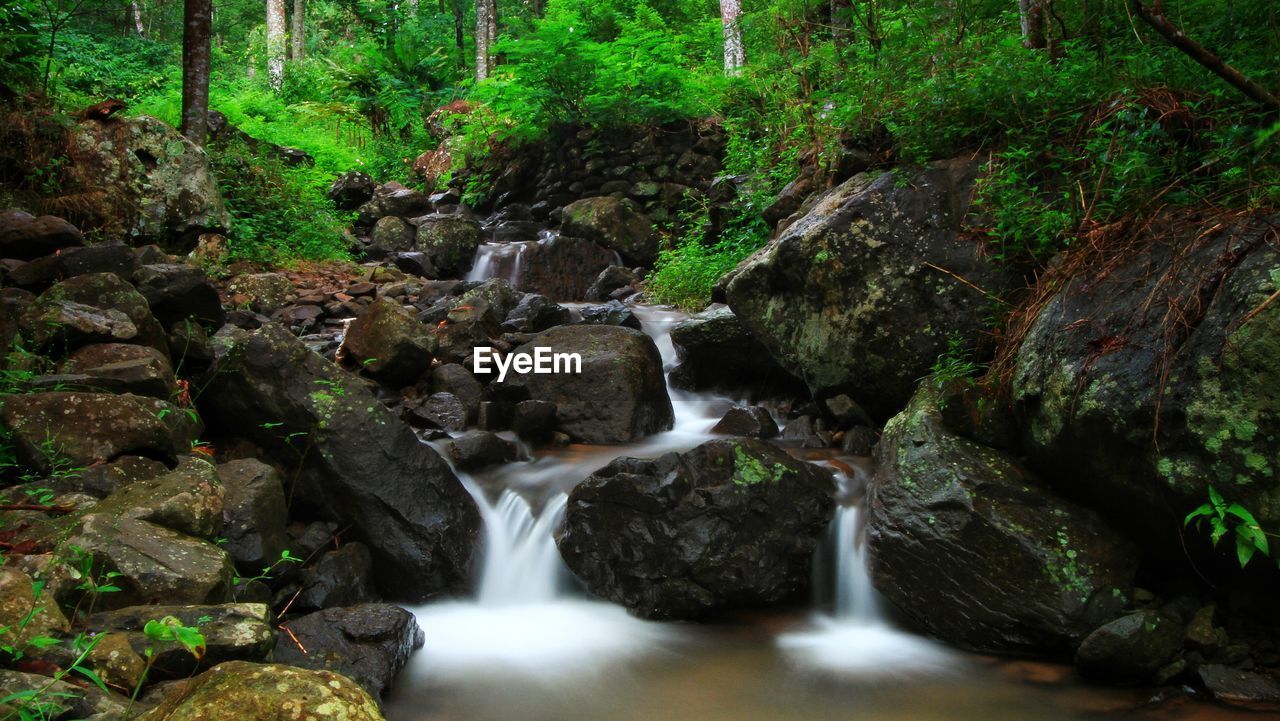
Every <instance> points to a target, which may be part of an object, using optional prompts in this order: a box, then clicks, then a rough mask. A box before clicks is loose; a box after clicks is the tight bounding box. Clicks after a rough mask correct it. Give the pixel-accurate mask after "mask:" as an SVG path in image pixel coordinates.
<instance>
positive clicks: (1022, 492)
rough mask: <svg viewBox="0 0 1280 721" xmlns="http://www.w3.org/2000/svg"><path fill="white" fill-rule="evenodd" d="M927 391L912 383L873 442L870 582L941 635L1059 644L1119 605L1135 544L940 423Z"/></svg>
mask: <svg viewBox="0 0 1280 721" xmlns="http://www.w3.org/2000/svg"><path fill="white" fill-rule="evenodd" d="M936 393H937V392H936V390H934V388H933V386H932V385H931V384H930V383H925V384H922V385H921V387H920V390H919V391H918V392H917V394H916V396H915V397H914V398H913V399H912V401H911V404H910V405H909V406H908V407H907V409H906V410H904V411H903V412H902V413H900V414H898V415H897V416H895V417H894V418H893V419H892V420H890V421H889V423H888V424H887V425H886V426H885V429H884V434H883V436H882V437H881V440H880V445H879V446H878V448H877V449H876V462H877V466H876V473H875V476H874V478H873V479H872V481H871V484H870V487H869V489H868V496H867V500H868V505H869V508H870V521H869V526H868V535H867V543H868V549H869V553H870V558H871V563H870V569H871V578H872V581H873V583H874V584H875V586H876V588H877V589H879V590H880V592H881V593H883V594H884V595H885V597H886V598H887V599H888V600H889V601H890V602H892V603H893V604H894V605H895V606H897V607H898V608H899V609H900V610H901V611H902V612H904V613H905V614H906V615H907V616H909V617H910V618H912V619H913V620H915V621H916V622H917V623H918V624H920V625H921V626H922V627H924V628H925V629H926V630H928V631H929V632H930V633H931V634H933V635H935V636H938V637H939V638H942V639H944V640H946V641H948V642H951V643H955V644H957V645H960V646H964V647H967V648H972V649H979V650H987V651H1027V652H1036V653H1069V652H1070V651H1072V650H1074V648H1075V647H1076V645H1077V644H1078V643H1079V642H1080V640H1081V639H1083V638H1084V637H1085V635H1086V634H1088V633H1089V632H1091V631H1093V629H1095V628H1097V627H1098V626H1099V625H1101V624H1103V623H1106V622H1107V621H1110V620H1111V619H1113V618H1114V617H1115V616H1116V615H1117V614H1118V613H1119V612H1120V611H1121V610H1122V609H1123V608H1124V607H1125V604H1126V603H1127V602H1128V599H1129V594H1130V593H1131V590H1132V585H1133V578H1134V573H1135V572H1136V569H1137V553H1136V551H1135V550H1134V549H1133V547H1132V545H1131V544H1130V543H1129V542H1128V541H1127V540H1126V539H1124V538H1123V537H1121V536H1120V535H1119V534H1117V533H1116V532H1114V531H1112V530H1111V529H1110V528H1109V527H1108V526H1107V525H1106V524H1105V523H1103V522H1102V521H1101V520H1100V519H1099V518H1098V517H1097V515H1095V514H1094V513H1092V512H1090V511H1088V510H1085V509H1083V508H1081V507H1079V506H1076V505H1073V504H1071V503H1069V502H1067V501H1065V500H1062V499H1060V498H1058V497H1057V496H1055V495H1054V494H1053V493H1052V492H1051V491H1049V490H1048V489H1047V488H1046V487H1044V486H1043V485H1042V484H1041V482H1040V481H1038V480H1036V479H1035V478H1034V477H1032V476H1030V475H1029V474H1027V473H1026V472H1025V471H1024V470H1023V469H1022V468H1020V467H1019V466H1018V464H1017V463H1015V462H1014V461H1013V460H1012V459H1010V458H1009V457H1007V456H1005V455H1004V454H1002V453H1000V452H998V451H995V450H993V449H991V448H988V447H986V446H982V445H979V444H977V443H975V442H973V441H970V440H968V439H966V438H962V437H960V436H958V435H956V434H955V433H953V432H952V431H951V430H949V429H948V428H946V427H945V426H944V424H943V420H942V415H941V413H940V412H939V411H938V409H937V405H936Z"/></svg>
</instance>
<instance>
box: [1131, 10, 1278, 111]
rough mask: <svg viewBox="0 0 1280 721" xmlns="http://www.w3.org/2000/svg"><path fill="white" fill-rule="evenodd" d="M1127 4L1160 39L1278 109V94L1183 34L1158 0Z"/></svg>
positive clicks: (1256, 99) (1238, 88)
mask: <svg viewBox="0 0 1280 721" xmlns="http://www.w3.org/2000/svg"><path fill="white" fill-rule="evenodd" d="M1129 6H1130V7H1132V8H1133V12H1134V14H1135V15H1137V16H1138V17H1140V18H1142V19H1143V20H1145V21H1146V23H1147V24H1148V25H1150V26H1151V27H1152V28H1154V29H1155V31H1156V32H1158V33H1160V34H1161V35H1162V36H1164V39H1165V40H1168V41H1169V44H1170V45H1172V46H1174V47H1175V48H1177V49H1179V50H1181V51H1182V52H1183V53H1185V54H1186V55H1187V56H1188V57H1190V58H1191V59H1192V60H1194V61H1196V62H1197V63H1199V64H1200V65H1201V66H1203V67H1204V68H1205V69H1206V70H1208V71H1209V72H1211V73H1213V74H1214V75H1217V76H1218V77H1220V78H1222V79H1223V80H1225V81H1226V82H1227V83H1229V84H1230V85H1231V86H1232V87H1233V88H1235V89H1236V90H1239V91H1240V92H1242V93H1244V94H1245V95H1247V96H1249V97H1250V98H1251V99H1252V100H1254V101H1255V102H1257V103H1258V104H1260V105H1262V106H1264V107H1266V108H1268V109H1269V110H1270V111H1271V112H1272V113H1276V112H1280V97H1277V96H1276V95H1275V94H1274V93H1272V92H1271V91H1269V90H1267V89H1266V88H1264V87H1263V86H1261V85H1259V84H1257V83H1255V82H1253V81H1252V80H1250V79H1249V78H1247V77H1245V76H1244V74H1243V73H1241V72H1240V71H1239V70H1236V69H1235V68H1233V67H1232V66H1230V65H1228V64H1227V63H1226V61H1224V60H1223V59H1222V58H1221V57H1220V56H1219V55H1218V54H1217V53H1214V52H1213V51H1211V50H1209V49H1208V48H1206V47H1205V46H1203V45H1201V44H1200V43H1198V42H1196V41H1194V40H1192V39H1191V38H1189V37H1187V34H1186V33H1184V32H1182V29H1181V28H1179V27H1177V26H1176V25H1174V24H1173V23H1172V22H1169V19H1168V18H1167V17H1165V15H1164V9H1163V8H1162V7H1161V6H1160V0H1155V3H1154V4H1153V5H1151V6H1147V4H1146V3H1144V2H1142V0H1129Z"/></svg>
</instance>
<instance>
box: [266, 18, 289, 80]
mask: <svg viewBox="0 0 1280 721" xmlns="http://www.w3.org/2000/svg"><path fill="white" fill-rule="evenodd" d="M284 28H285V23H284V0H267V79H268V81H269V82H270V83H271V88H272V89H273V90H279V89H280V86H281V85H283V84H284V52H285V48H286V45H285V37H284Z"/></svg>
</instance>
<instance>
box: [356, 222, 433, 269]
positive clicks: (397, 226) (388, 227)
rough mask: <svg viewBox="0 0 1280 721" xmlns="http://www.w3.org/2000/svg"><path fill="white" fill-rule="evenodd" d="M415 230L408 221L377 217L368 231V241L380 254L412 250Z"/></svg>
mask: <svg viewBox="0 0 1280 721" xmlns="http://www.w3.org/2000/svg"><path fill="white" fill-rule="evenodd" d="M415 232H416V231H415V229H414V227H413V226H412V225H409V221H407V220H404V219H403V218H397V217H396V216H394V215H388V216H387V217H385V218H379V219H378V222H377V223H375V224H374V226H373V231H372V232H370V233H369V241H370V245H372V246H373V248H376V249H377V250H378V251H379V253H380V254H381V255H390V254H393V253H400V252H403V251H410V250H413V237H414V233H415ZM371 257H372V254H371ZM423 257H424V258H425V257H426V255H425V254H424V255H423ZM427 267H428V268H429V267H430V266H427ZM424 275H425V274H424Z"/></svg>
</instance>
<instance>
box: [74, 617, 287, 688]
mask: <svg viewBox="0 0 1280 721" xmlns="http://www.w3.org/2000/svg"><path fill="white" fill-rule="evenodd" d="M167 617H173V618H176V619H178V621H180V622H181V623H182V625H184V626H190V627H193V628H199V629H200V634H201V635H202V636H204V640H205V654H204V658H202V659H199V660H197V659H196V658H194V657H193V656H192V655H191V653H190V652H188V651H187V650H186V649H185V648H183V647H182V645H181V644H180V643H178V642H177V641H157V640H155V639H153V638H150V637H148V636H147V635H146V633H144V632H143V629H144V628H145V627H146V625H147V622H148V621H159V620H162V619H164V618H167ZM272 620H273V619H272V617H271V607H270V606H267V605H266V604H262V603H227V604H220V605H189V606H130V607H127V608H120V609H117V610H114V611H106V612H103V613H97V614H94V615H92V616H90V617H89V618H88V619H87V620H86V621H85V628H87V629H88V630H90V631H94V632H98V633H101V632H116V633H123V634H124V635H125V637H126V638H127V639H128V641H129V643H130V645H132V647H133V650H134V651H135V652H137V653H139V654H145V653H146V652H147V650H148V649H151V652H152V654H153V655H154V659H155V660H154V665H153V666H152V672H153V673H155V674H157V676H159V677H161V678H185V677H187V676H190V675H191V674H192V673H194V672H195V671H197V670H199V669H202V668H208V667H210V666H214V665H217V664H219V663H222V662H224V661H261V660H264V659H266V658H267V655H268V654H270V653H271V649H272V648H273V647H274V646H275V643H276V632H275V628H273V627H272Z"/></svg>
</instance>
